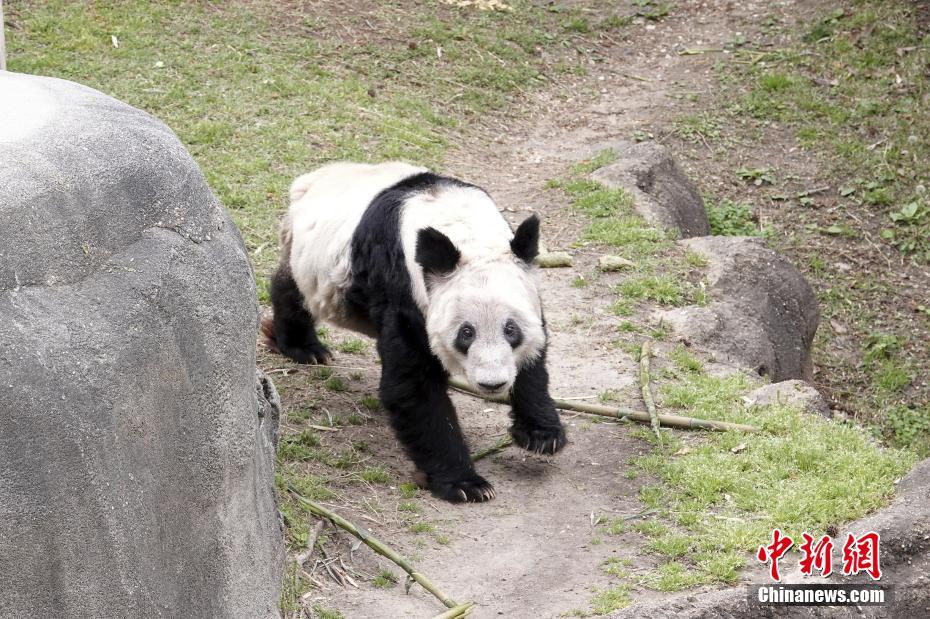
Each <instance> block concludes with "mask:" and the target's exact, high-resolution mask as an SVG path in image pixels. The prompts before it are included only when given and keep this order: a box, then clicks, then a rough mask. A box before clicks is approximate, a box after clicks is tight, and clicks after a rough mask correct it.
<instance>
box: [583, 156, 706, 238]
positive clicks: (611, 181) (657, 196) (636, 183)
mask: <svg viewBox="0 0 930 619" xmlns="http://www.w3.org/2000/svg"><path fill="white" fill-rule="evenodd" d="M613 151H614V152H615V153H616V155H617V160H616V161H614V162H613V163H612V164H610V165H608V166H605V167H603V168H601V169H599V170H597V171H596V172H594V174H592V175H591V177H592V178H593V179H594V180H597V181H600V182H601V183H603V184H604V185H607V186H608V187H612V188H617V187H620V188H623V189H625V190H626V191H627V192H629V193H631V194H632V195H633V203H634V207H635V209H636V212H637V213H639V214H640V215H641V216H642V217H643V218H645V219H646V221H648V222H649V223H651V224H653V225H655V226H658V227H660V228H663V229H665V230H668V231H675V232H677V236H678V237H679V238H689V237H692V236H705V235H707V234H710V223H709V222H708V220H707V211H706V210H705V209H704V200H703V198H701V194H700V192H698V190H697V187H695V186H694V183H692V182H691V180H690V179H688V177H687V176H686V175H685V173H684V171H683V170H682V169H681V166H679V165H678V163H677V162H676V161H675V158H674V157H672V154H671V152H670V151H669V150H668V149H667V148H665V147H664V146H662V145H661V144H658V143H656V142H640V143H635V144H634V143H629V142H620V143H618V144H615V145H614V146H613Z"/></svg>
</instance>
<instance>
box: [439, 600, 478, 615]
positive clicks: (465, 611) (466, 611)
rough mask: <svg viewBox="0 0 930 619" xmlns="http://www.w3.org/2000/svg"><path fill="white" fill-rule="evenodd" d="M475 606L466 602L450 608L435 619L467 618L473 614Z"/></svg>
mask: <svg viewBox="0 0 930 619" xmlns="http://www.w3.org/2000/svg"><path fill="white" fill-rule="evenodd" d="M474 605H475V603H474V602H466V603H465V604H462V605H461V606H456V607H455V608H450V609H449V610H447V611H446V612H444V613H442V614H441V615H436V616H435V617H433V619H459V618H460V617H467V616H468V615H470V614H471V609H472V607H473V606H474Z"/></svg>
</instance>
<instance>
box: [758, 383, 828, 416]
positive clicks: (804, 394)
mask: <svg viewBox="0 0 930 619" xmlns="http://www.w3.org/2000/svg"><path fill="white" fill-rule="evenodd" d="M744 400H745V401H746V402H747V403H748V404H749V405H750V406H766V405H768V404H790V405H796V406H799V407H801V408H803V409H804V410H806V411H807V412H809V413H816V414H818V415H822V416H823V417H826V418H827V419H830V418H831V413H830V407H829V406H827V403H826V401H824V399H823V396H821V395H820V392H819V391H817V389H815V388H814V386H813V385H811V384H809V383H806V382H804V381H803V380H785V381H782V382H780V383H772V384H770V385H765V386H764V387H760V388H758V389H756V390H755V391H751V392H750V393H748V394H746V397H745V398H744Z"/></svg>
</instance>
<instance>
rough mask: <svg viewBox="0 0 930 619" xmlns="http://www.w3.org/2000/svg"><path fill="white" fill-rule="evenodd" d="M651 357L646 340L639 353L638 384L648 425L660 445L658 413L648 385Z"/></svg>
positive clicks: (650, 350) (650, 343)
mask: <svg viewBox="0 0 930 619" xmlns="http://www.w3.org/2000/svg"><path fill="white" fill-rule="evenodd" d="M651 357H652V342H650V341H649V340H646V341H645V342H643V345H642V346H641V347H640V353H639V384H640V387H642V390H643V402H645V403H646V410H647V411H649V425H651V426H652V431H653V432H655V435H656V438H657V439H659V443H660V444H661V443H662V433H661V432H660V431H659V427H660V424H659V413H658V412H657V411H656V403H655V400H653V399H652V387H651V386H650V384H649V359H650V358H651Z"/></svg>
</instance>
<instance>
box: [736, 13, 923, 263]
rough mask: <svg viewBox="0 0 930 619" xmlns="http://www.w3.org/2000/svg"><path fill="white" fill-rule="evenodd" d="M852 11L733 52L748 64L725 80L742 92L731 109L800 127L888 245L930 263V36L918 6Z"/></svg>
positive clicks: (801, 138)
mask: <svg viewBox="0 0 930 619" xmlns="http://www.w3.org/2000/svg"><path fill="white" fill-rule="evenodd" d="M854 7H855V8H854V9H852V10H849V9H837V10H831V11H830V12H827V13H825V14H823V15H822V16H821V17H819V18H816V19H814V20H812V22H810V23H811V24H812V25H809V26H807V27H806V31H803V32H800V33H799V32H792V33H790V34H791V35H792V36H793V37H794V39H795V40H794V42H793V44H790V45H788V46H787V47H786V48H784V49H781V50H779V51H774V52H773V51H770V50H765V49H763V50H746V51H737V52H736V54H735V56H736V58H737V59H739V58H740V56H742V55H744V54H745V55H746V57H747V58H751V59H752V62H749V63H745V64H741V63H729V64H728V65H727V71H726V74H725V76H726V77H725V79H726V80H727V84H728V85H731V86H734V90H735V91H736V92H740V93H741V94H740V95H738V98H737V100H736V101H735V102H734V103H733V105H732V111H733V112H734V113H735V114H737V115H739V114H749V115H751V116H754V117H755V118H758V119H761V120H774V121H779V122H783V123H787V124H789V125H790V126H792V127H794V128H795V130H796V132H797V138H798V141H799V142H800V143H801V144H802V146H805V147H807V148H809V149H811V150H814V151H817V152H818V153H819V154H821V155H822V156H823V157H824V158H825V159H826V160H827V161H828V162H829V165H830V167H831V168H832V173H833V174H834V175H835V176H836V178H837V179H838V180H839V181H840V185H842V186H846V187H848V188H849V189H844V190H841V191H840V195H841V196H842V197H843V198H844V199H845V200H846V201H849V202H852V203H855V204H857V205H858V206H859V207H861V208H864V209H867V210H870V211H872V212H873V213H875V214H877V215H879V216H880V218H881V220H882V221H883V222H884V226H885V227H884V232H883V233H882V237H883V238H884V239H885V240H886V241H887V242H889V243H891V244H893V245H895V246H896V247H897V248H898V249H899V250H900V251H901V252H903V253H905V254H909V255H913V256H914V257H915V258H917V259H918V260H921V261H924V262H927V261H930V208H928V203H927V195H926V193H925V192H922V191H921V187H924V188H925V186H926V179H927V178H930V123H928V122H926V105H927V104H926V100H925V99H926V93H927V84H928V80H927V75H926V72H925V71H926V67H927V65H928V64H930V45H928V38H927V37H926V36H924V37H923V38H920V36H921V35H919V34H918V31H917V28H915V23H916V17H915V15H914V11H915V10H917V9H916V5H914V4H913V3H906V2H882V1H881V0H858V1H857V2H855V3H854ZM760 54H761V55H760ZM873 145H875V146H873ZM878 146H880V147H878ZM866 185H868V187H866ZM857 188H858V189H857ZM848 223H849V225H850V226H851V227H852V228H856V227H857V224H856V222H855V221H852V220H850V221H849V222H848Z"/></svg>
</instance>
